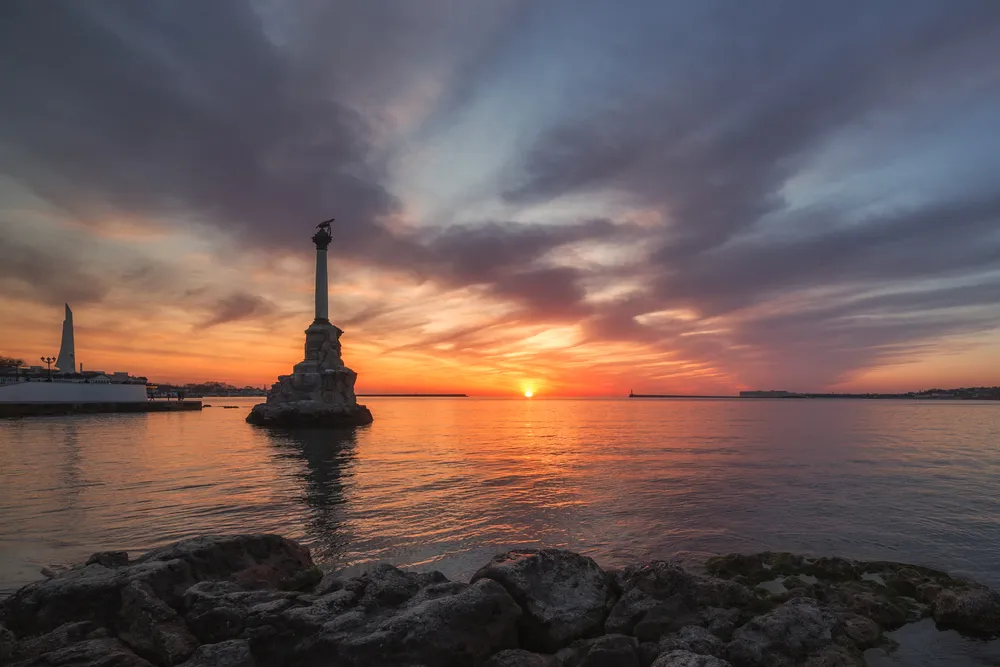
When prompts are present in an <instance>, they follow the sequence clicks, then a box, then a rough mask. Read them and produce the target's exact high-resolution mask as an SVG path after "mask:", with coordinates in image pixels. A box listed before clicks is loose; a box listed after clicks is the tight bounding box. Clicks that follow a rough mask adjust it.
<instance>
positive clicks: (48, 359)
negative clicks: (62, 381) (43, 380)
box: [42, 357, 56, 382]
mask: <svg viewBox="0 0 1000 667" xmlns="http://www.w3.org/2000/svg"><path fill="white" fill-rule="evenodd" d="M55 360H56V358H55V357H42V361H44V362H45V365H46V366H47V367H48V370H49V382H52V362H53V361H55Z"/></svg>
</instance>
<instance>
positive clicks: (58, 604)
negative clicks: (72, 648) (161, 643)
mask: <svg viewBox="0 0 1000 667" xmlns="http://www.w3.org/2000/svg"><path fill="white" fill-rule="evenodd" d="M312 565H313V564H312V560H311V558H310V557H309V551H308V550H307V549H305V548H304V547H301V546H299V545H298V544H296V543H295V542H292V541H291V540H286V539H284V538H282V537H279V536H277V535H237V536H230V537H198V538H194V539H191V540H184V541H182V542H178V543H176V544H174V545H171V546H169V547H165V548H163V549H157V550H155V551H151V552H149V553H147V554H146V555H144V556H142V557H140V558H138V559H136V560H135V561H132V562H130V563H129V564H128V565H127V566H120V567H115V568H108V567H105V566H103V565H101V564H99V563H93V564H91V565H86V566H83V567H77V568H72V569H70V570H68V571H66V572H63V573H60V574H59V575H57V576H55V577H53V578H51V579H48V580H45V581H39V582H36V583H33V584H28V585H27V586H25V587H23V588H21V589H20V590H18V591H17V592H16V593H14V594H13V595H12V596H10V597H9V598H7V599H6V600H4V601H3V602H0V616H3V617H4V618H5V620H6V623H7V625H8V627H9V628H10V629H11V630H12V631H14V632H15V633H16V634H17V635H18V636H30V635H38V634H44V633H46V632H51V631H52V630H54V629H56V628H57V627H59V626H60V625H63V624H64V623H70V622H75V621H93V622H95V623H98V624H99V625H112V624H113V623H114V622H115V619H116V618H117V616H118V610H119V606H120V604H121V594H122V590H123V589H124V588H125V587H126V586H128V585H129V584H131V583H133V582H139V583H143V584H146V585H148V586H149V587H150V588H151V589H152V591H153V594H154V596H155V597H157V598H159V599H161V600H163V601H164V602H166V603H167V604H168V605H171V606H175V607H180V606H181V604H182V599H183V594H184V592H185V591H186V590H187V589H189V588H190V587H191V586H192V585H194V584H195V583H198V582H199V581H205V580H232V581H236V582H239V583H243V584H247V585H256V586H267V585H270V586H275V585H277V584H278V582H280V581H282V580H283V579H286V578H287V577H290V576H293V575H294V574H295V573H296V572H298V571H299V570H302V569H304V568H309V567H312Z"/></svg>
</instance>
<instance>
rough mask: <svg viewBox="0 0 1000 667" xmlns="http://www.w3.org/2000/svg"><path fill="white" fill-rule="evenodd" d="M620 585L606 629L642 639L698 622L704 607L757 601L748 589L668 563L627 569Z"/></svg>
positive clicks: (621, 574)
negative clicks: (630, 634)
mask: <svg viewBox="0 0 1000 667" xmlns="http://www.w3.org/2000/svg"><path fill="white" fill-rule="evenodd" d="M618 584H619V586H620V587H621V590H622V595H621V597H619V599H618V601H617V602H616V603H615V606H614V607H612V609H611V613H610V614H609V616H608V620H607V623H606V624H605V628H606V629H607V631H608V632H623V633H632V634H636V636H640V638H642V639H650V640H655V639H658V638H659V636H661V635H662V634H664V633H665V632H671V631H676V630H679V629H680V628H682V627H684V626H685V625H689V624H691V623H695V622H697V610H698V609H700V608H704V607H739V606H742V605H747V604H750V603H751V602H753V601H754V596H753V593H751V592H750V590H749V589H748V588H747V587H746V586H743V585H741V584H738V583H736V582H733V581H728V580H726V579H719V578H717V577H711V576H703V575H698V574H694V573H691V572H688V571H687V570H685V569H684V568H683V567H681V566H680V565H678V564H677V563H672V562H668V561H654V562H652V563H649V564H647V565H642V566H638V567H628V568H625V569H624V570H622V571H621V573H619V575H618ZM647 618H648V619H649V620H648V621H647V620H646V619H647ZM639 633H641V635H640V634H639Z"/></svg>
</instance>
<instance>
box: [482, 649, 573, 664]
mask: <svg viewBox="0 0 1000 667" xmlns="http://www.w3.org/2000/svg"><path fill="white" fill-rule="evenodd" d="M483 667H561V665H560V664H559V660H558V659H556V657H555V656H554V655H547V654H543V653H532V652H531V651H525V650H524V649H520V648H509V649H505V650H503V651H500V652H499V653H497V654H496V655H494V656H493V657H491V658H490V659H489V660H487V661H486V662H485V663H484V664H483Z"/></svg>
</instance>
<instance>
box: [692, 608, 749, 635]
mask: <svg viewBox="0 0 1000 667" xmlns="http://www.w3.org/2000/svg"><path fill="white" fill-rule="evenodd" d="M699 616H700V618H701V623H702V624H703V625H704V626H705V627H706V628H708V630H709V632H711V633H712V634H713V635H715V636H716V637H718V638H719V639H721V640H723V641H727V642H728V641H729V640H730V639H732V637H733V630H735V629H736V623H737V621H739V618H740V610H739V609H735V608H733V609H721V608H719V607H708V608H706V609H702V610H701V612H700V613H699Z"/></svg>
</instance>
